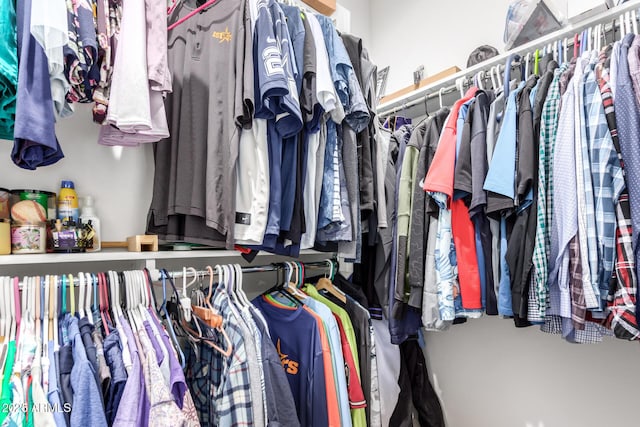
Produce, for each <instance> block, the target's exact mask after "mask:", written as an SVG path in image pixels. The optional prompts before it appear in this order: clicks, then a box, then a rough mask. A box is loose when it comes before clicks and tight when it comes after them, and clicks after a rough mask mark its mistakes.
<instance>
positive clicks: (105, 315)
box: [97, 273, 113, 336]
mask: <svg viewBox="0 0 640 427" xmlns="http://www.w3.org/2000/svg"><path fill="white" fill-rule="evenodd" d="M97 278H98V290H99V293H100V297H99V305H98V308H99V311H100V318H101V319H102V327H103V328H104V331H105V334H106V335H107V336H109V333H110V330H109V328H111V326H112V325H113V323H111V317H110V315H109V302H108V298H107V292H106V283H105V276H104V273H98V276H97ZM107 320H108V321H107Z"/></svg>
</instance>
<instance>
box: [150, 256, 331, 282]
mask: <svg viewBox="0 0 640 427" xmlns="http://www.w3.org/2000/svg"><path fill="white" fill-rule="evenodd" d="M329 262H331V263H332V264H333V265H336V266H337V261H336V260H335V259H327V260H325V261H315V262H299V264H302V266H303V267H304V268H305V269H307V268H312V269H315V268H329V267H330V264H329ZM285 268H286V266H285V264H284V263H273V264H269V265H261V266H257V267H242V268H241V269H242V273H267V272H270V271H282V270H284V269H285ZM168 273H169V276H171V278H173V279H181V278H183V277H185V274H184V273H185V272H184V270H176V271H169V272H168ZM213 274H214V275H215V274H216V271H215V268H214V270H213ZM208 276H209V271H208V270H196V271H194V270H191V271H189V270H188V269H187V271H186V277H187V278H194V277H196V278H197V277H208ZM151 277H152V279H153V281H154V282H155V281H159V280H162V279H161V275H160V270H153V271H151Z"/></svg>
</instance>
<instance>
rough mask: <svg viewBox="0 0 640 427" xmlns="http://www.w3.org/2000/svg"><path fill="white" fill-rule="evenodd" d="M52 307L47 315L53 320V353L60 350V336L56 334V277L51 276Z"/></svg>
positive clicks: (50, 295) (50, 296)
mask: <svg viewBox="0 0 640 427" xmlns="http://www.w3.org/2000/svg"><path fill="white" fill-rule="evenodd" d="M49 298H51V303H52V305H51V306H50V308H52V309H51V313H50V314H49V315H50V316H51V317H52V320H53V325H52V326H53V343H54V344H53V345H54V348H53V349H54V351H58V350H59V349H60V334H59V333H58V331H59V329H58V276H55V275H54V276H51V290H50V293H49Z"/></svg>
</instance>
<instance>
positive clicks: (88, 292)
mask: <svg viewBox="0 0 640 427" xmlns="http://www.w3.org/2000/svg"><path fill="white" fill-rule="evenodd" d="M93 286H94V283H93V277H92V276H91V274H89V273H85V294H84V299H83V300H82V303H81V304H82V305H83V307H84V308H83V311H84V312H85V314H86V316H87V319H88V320H89V323H91V324H92V325H93V324H94V323H93V310H92V308H91V300H92V298H93Z"/></svg>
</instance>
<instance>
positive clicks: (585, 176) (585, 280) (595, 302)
mask: <svg viewBox="0 0 640 427" xmlns="http://www.w3.org/2000/svg"><path fill="white" fill-rule="evenodd" d="M588 55H589V53H588V52H586V53H584V54H583V55H582V57H581V58H580V59H578V62H577V64H576V71H575V75H574V77H573V80H572V81H571V83H572V84H573V90H574V100H575V103H576V105H575V110H574V115H575V119H574V126H575V127H576V129H575V144H576V183H577V197H578V238H579V243H580V258H581V264H582V266H581V267H582V272H583V276H582V288H583V290H584V298H585V304H586V308H588V309H589V308H596V309H597V308H599V307H600V301H599V294H600V291H599V289H598V288H597V286H595V279H596V276H595V274H596V272H597V270H598V250H597V240H596V227H595V212H594V209H595V208H594V202H593V184H592V182H591V164H590V162H589V152H588V147H587V141H586V138H585V129H584V124H585V115H584V114H585V113H584V95H583V93H584V92H583V90H584V69H585V66H586V65H587V62H588V61H587V57H588ZM568 90H570V89H568Z"/></svg>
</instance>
